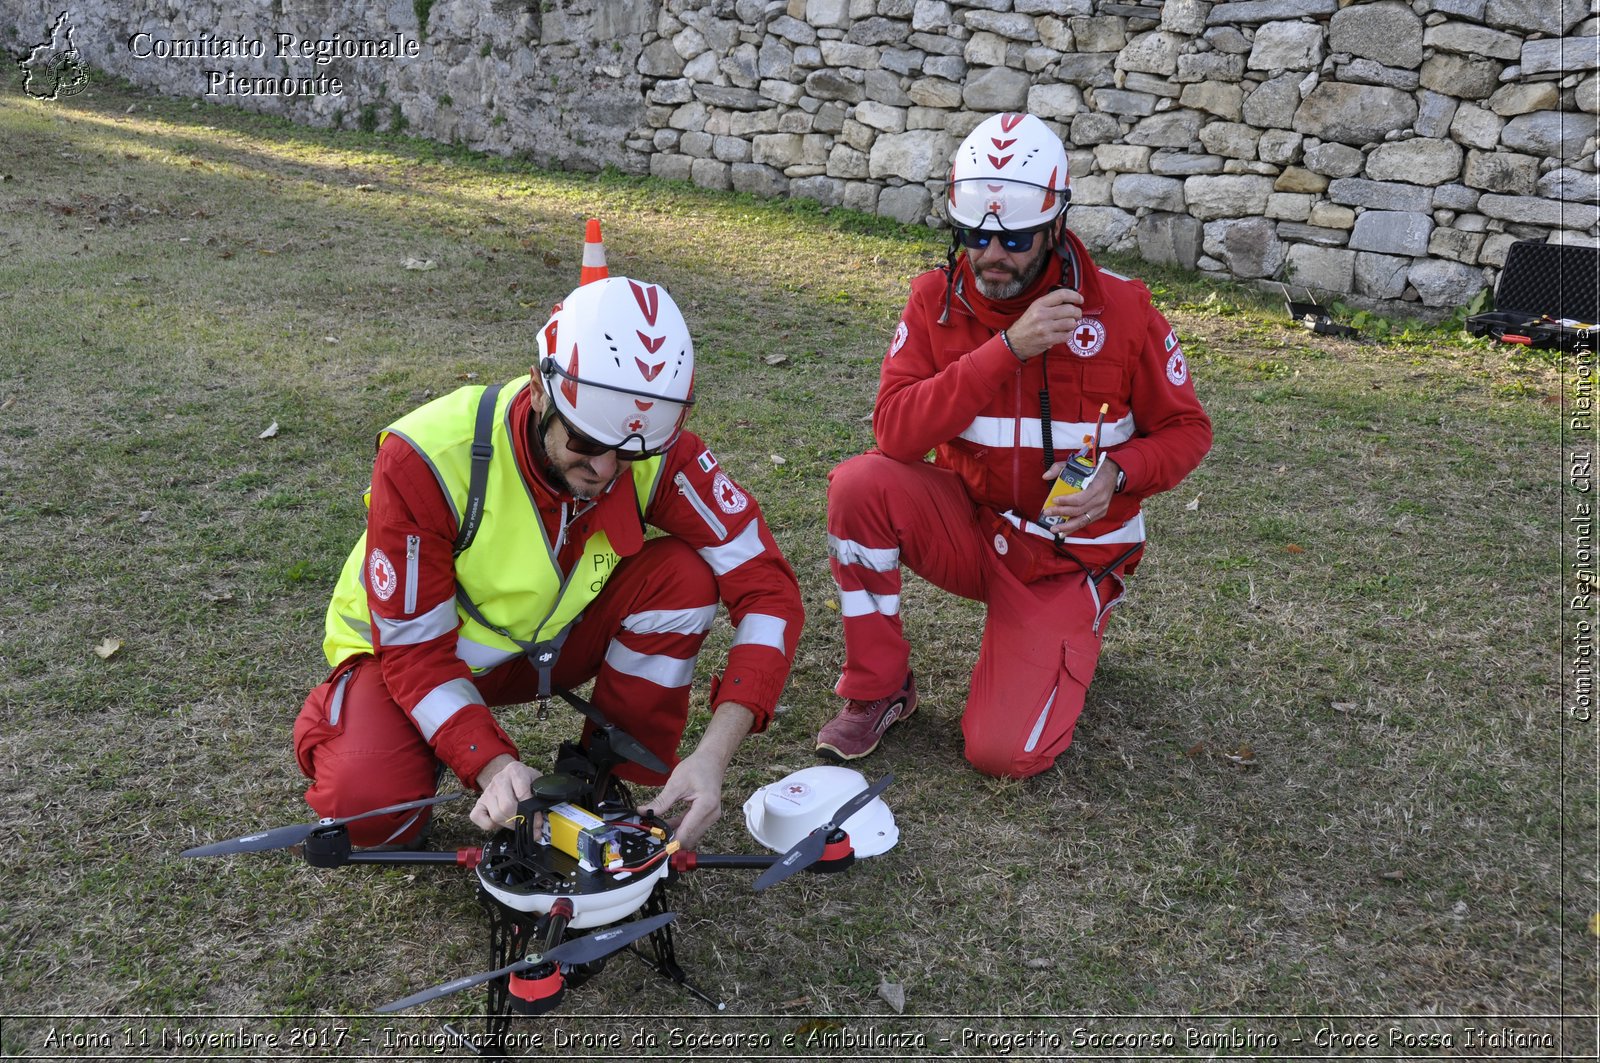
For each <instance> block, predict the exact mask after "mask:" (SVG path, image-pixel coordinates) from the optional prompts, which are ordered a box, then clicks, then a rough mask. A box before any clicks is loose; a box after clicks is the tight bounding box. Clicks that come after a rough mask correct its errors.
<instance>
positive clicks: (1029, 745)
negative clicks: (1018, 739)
mask: <svg viewBox="0 0 1600 1063" xmlns="http://www.w3.org/2000/svg"><path fill="white" fill-rule="evenodd" d="M1056 689H1057V690H1059V689H1060V688H1059V687H1057V688H1056ZM1055 703H1056V691H1055V690H1052V691H1050V696H1049V697H1048V698H1046V699H1045V702H1044V708H1043V709H1042V710H1041V711H1040V712H1039V718H1038V719H1037V720H1035V721H1034V722H1033V731H1032V732H1031V733H1030V734H1029V735H1028V740H1027V742H1025V743H1023V746H1022V751H1023V752H1024V753H1032V752H1033V748H1034V747H1035V746H1037V745H1038V744H1039V736H1040V735H1042V734H1044V722H1045V721H1046V720H1048V719H1049V718H1050V707H1051V706H1052V705H1054V704H1055Z"/></svg>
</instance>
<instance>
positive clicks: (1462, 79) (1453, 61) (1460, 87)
mask: <svg viewBox="0 0 1600 1063" xmlns="http://www.w3.org/2000/svg"><path fill="white" fill-rule="evenodd" d="M1501 69H1502V68H1501V65H1500V64H1499V63H1497V62H1495V61H1494V60H1493V59H1480V58H1478V57H1476V56H1465V55H1450V54H1449V53H1447V52H1438V53H1435V55H1434V56H1433V58H1431V59H1429V60H1427V61H1426V62H1424V63H1423V64H1422V77H1421V83H1422V86H1423V87H1424V88H1429V89H1432V90H1433V91H1434V92H1441V93H1443V94H1444V95H1446V96H1454V97H1456V98H1458V99H1462V100H1482V99H1487V98H1488V96H1489V94H1490V93H1492V92H1494V90H1495V87H1496V86H1497V85H1499V84H1500V71H1501ZM1407 124H1408V125H1409V124H1410V123H1407Z"/></svg>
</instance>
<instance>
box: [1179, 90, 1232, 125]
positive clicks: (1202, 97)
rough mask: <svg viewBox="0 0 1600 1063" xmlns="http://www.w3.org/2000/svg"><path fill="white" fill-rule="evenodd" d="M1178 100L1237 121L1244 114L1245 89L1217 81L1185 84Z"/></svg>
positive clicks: (1200, 109) (1183, 103)
mask: <svg viewBox="0 0 1600 1063" xmlns="http://www.w3.org/2000/svg"><path fill="white" fill-rule="evenodd" d="M1178 102H1179V103H1181V104H1182V105H1183V106H1185V107H1193V108H1194V109H1195V110H1199V111H1206V112H1208V113H1210V114H1214V115H1216V116H1217V117H1219V118H1225V119H1227V120H1228V121H1230V122H1237V121H1238V120H1239V119H1240V118H1241V117H1242V116H1243V114H1244V89H1243V88H1241V87H1240V86H1238V85H1230V84H1228V83H1226V82H1216V81H1211V82H1201V83H1198V84H1194V85H1185V86H1184V88H1183V94H1182V96H1180V97H1179V100H1178Z"/></svg>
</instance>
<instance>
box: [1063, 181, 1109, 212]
mask: <svg viewBox="0 0 1600 1063" xmlns="http://www.w3.org/2000/svg"><path fill="white" fill-rule="evenodd" d="M1110 202H1111V178H1109V177H1104V176H1101V175H1098V174H1090V175H1085V176H1083V177H1077V178H1074V179H1073V181H1072V203H1073V206H1075V207H1103V206H1105V205H1106V204H1107V203H1110Z"/></svg>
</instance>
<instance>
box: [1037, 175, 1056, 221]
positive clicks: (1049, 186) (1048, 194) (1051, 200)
mask: <svg viewBox="0 0 1600 1063" xmlns="http://www.w3.org/2000/svg"><path fill="white" fill-rule="evenodd" d="M1055 205H1056V170H1055V167H1051V169H1050V180H1048V181H1046V182H1045V190H1044V202H1043V203H1041V204H1040V205H1039V209H1040V210H1049V209H1050V208H1051V207H1053V206H1055Z"/></svg>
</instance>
